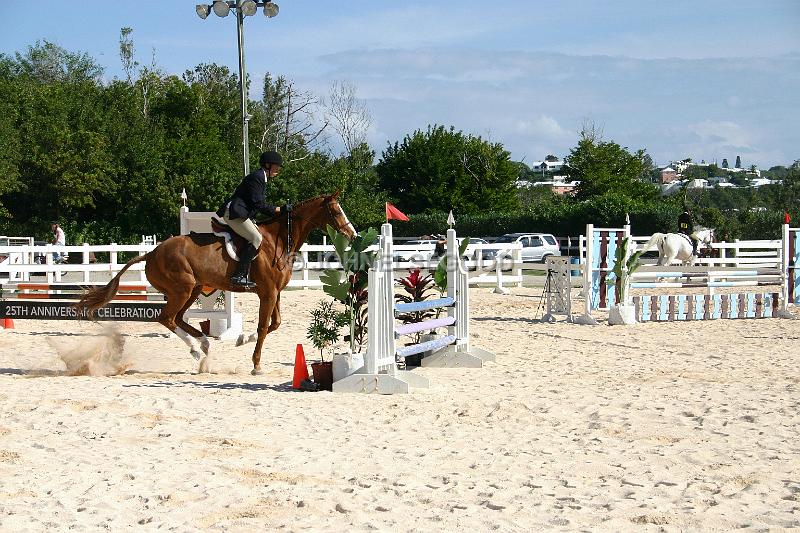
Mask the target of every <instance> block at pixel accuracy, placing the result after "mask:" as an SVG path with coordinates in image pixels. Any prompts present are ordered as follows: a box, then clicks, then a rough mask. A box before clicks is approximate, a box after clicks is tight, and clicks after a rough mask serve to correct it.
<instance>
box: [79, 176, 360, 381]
mask: <svg viewBox="0 0 800 533" xmlns="http://www.w3.org/2000/svg"><path fill="white" fill-rule="evenodd" d="M338 196H339V193H338V192H337V193H336V194H333V195H330V196H317V197H315V198H310V199H308V200H305V201H303V202H300V203H299V204H296V205H295V206H293V207H292V208H291V209H282V210H281V213H280V214H279V215H278V216H276V217H275V218H272V219H270V220H268V221H265V222H262V223H260V224H258V229H259V231H260V232H261V234H262V235H263V236H264V238H263V239H262V241H261V247H260V248H259V251H258V255H257V256H256V257H255V259H254V260H253V263H252V265H251V267H250V279H251V280H252V281H254V282H255V283H256V288H255V289H254V290H255V292H256V293H257V294H258V299H259V308H258V328H257V330H256V333H253V334H251V335H250V336H249V337H248V338H247V340H245V337H244V335H243V336H241V337H239V342H238V343H237V345H240V344H243V343H244V342H249V341H252V340H255V341H256V347H255V350H254V351H253V371H252V374H253V375H257V374H261V373H262V370H261V348H262V346H263V344H264V337H266V335H267V334H268V333H270V332H272V331H275V330H276V329H278V326H280V324H281V309H280V298H281V295H280V293H281V290H283V288H284V287H286V285H287V284H288V283H289V280H290V279H291V277H292V263H293V262H294V258H295V255H296V253H297V251H298V250H299V249H300V247H301V246H302V245H303V243H304V242H305V240H306V238H308V234H309V233H310V232H311V230H313V229H315V228H323V227H325V226H326V225H327V224H330V225H331V226H333V227H334V228H336V229H337V230H338V231H340V232H341V233H343V234H345V235H347V236H348V237H349V238H351V239H352V238H353V237H355V235H356V231H355V228H353V225H352V224H350V221H349V220H348V219H347V215H345V213H344V211H343V210H342V208H341V206H340V205H339V202H338V200H337V198H338ZM223 246H224V242H223V240H222V238H220V237H216V236H214V235H213V234H210V233H208V234H206V233H202V234H192V235H180V236H178V237H171V238H169V239H167V240H166V241H164V242H162V243H161V244H159V245H158V246H157V247H156V248H155V249H154V250H153V251H151V252H149V253H147V254H145V255H140V256H139V257H135V258H134V259H131V260H130V261H128V262H127V264H125V266H124V267H123V268H122V270H120V272H119V274H117V275H116V276H114V279H112V280H111V281H110V282H109V283H108V284H107V285H105V286H104V287H98V288H96V289H92V290H90V291H89V292H87V293H86V294H85V295H84V296H83V298H81V300H80V301H79V302H78V303H77V304H75V305H76V307H77V310H78V311H79V312H80V311H82V310H85V311H86V312H87V313H88V316H90V317H91V316H93V315H94V312H95V311H96V310H97V309H99V308H101V307H103V306H104V305H106V304H107V303H108V302H110V301H111V300H112V299H113V298H114V295H115V294H116V293H117V290H118V289H119V282H120V278H121V277H122V274H124V273H125V271H126V270H128V268H130V266H131V265H134V264H136V263H139V262H141V261H147V265H145V274H146V275H147V280H148V281H149V282H150V284H151V285H152V286H153V287H155V288H156V290H158V291H159V292H161V293H163V294H164V296H165V299H166V305H165V306H164V309H163V310H162V311H161V315H160V316H159V318H158V321H159V322H160V323H161V324H163V325H164V326H165V327H166V328H167V329H169V330H170V331H172V332H173V333H175V334H176V335H178V337H180V338H181V340H183V342H185V343H186V344H187V346H189V350H190V352H191V354H192V356H193V357H194V358H195V359H196V360H198V361H200V369H199V370H200V372H208V362H209V358H208V349H209V344H210V343H209V341H208V338H207V337H206V336H205V335H203V333H202V332H201V331H199V330H197V329H196V328H194V327H192V326H190V325H189V324H188V323H187V322H186V321H185V320H184V319H183V315H184V313H186V311H187V310H188V309H189V308H190V307H191V306H192V304H193V303H194V301H195V300H196V299H197V297H198V296H199V295H200V292H201V291H202V288H203V286H208V287H213V288H215V289H219V290H225V291H237V292H243V291H244V289H242V288H241V287H238V286H232V285H231V283H230V277H231V274H233V270H234V268H235V267H236V262H235V261H234V260H232V259H231V258H230V257H228V254H227V253H226V252H225V251H224V250H223ZM195 339H199V342H200V346H199V348H200V350H201V351H202V353H201V351H199V350H198V347H197V345H196V341H195ZM204 355H205V357H204Z"/></svg>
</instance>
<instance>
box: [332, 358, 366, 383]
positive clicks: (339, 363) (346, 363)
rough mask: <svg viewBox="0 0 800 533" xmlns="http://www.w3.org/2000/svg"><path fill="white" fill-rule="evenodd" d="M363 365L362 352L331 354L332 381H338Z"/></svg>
mask: <svg viewBox="0 0 800 533" xmlns="http://www.w3.org/2000/svg"><path fill="white" fill-rule="evenodd" d="M363 366H364V354H363V353H350V352H344V353H337V354H335V355H334V356H333V381H334V382H336V381H339V380H340V379H344V378H346V377H347V376H349V375H351V374H354V373H355V372H357V371H358V370H361V368H362V367H363Z"/></svg>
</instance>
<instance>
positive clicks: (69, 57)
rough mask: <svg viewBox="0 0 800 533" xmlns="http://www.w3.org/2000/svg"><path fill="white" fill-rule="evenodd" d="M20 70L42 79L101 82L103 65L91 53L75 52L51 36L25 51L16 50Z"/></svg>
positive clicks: (49, 81) (41, 80) (42, 81)
mask: <svg viewBox="0 0 800 533" xmlns="http://www.w3.org/2000/svg"><path fill="white" fill-rule="evenodd" d="M16 59H17V61H16V68H17V71H18V73H19V74H22V75H23V76H29V77H31V78H33V79H35V80H37V81H39V82H41V83H54V82H81V81H94V82H99V80H100V77H101V76H102V75H103V68H102V67H101V66H100V65H99V64H98V63H96V62H95V61H94V60H93V59H92V58H91V57H89V55H88V54H85V53H83V54H80V53H72V52H69V51H67V50H66V49H64V48H62V47H60V46H58V45H57V44H54V43H51V42H50V41H48V40H46V39H45V40H44V41H36V44H35V45H34V46H29V47H28V50H27V51H26V52H25V53H24V54H20V53H19V52H17V54H16Z"/></svg>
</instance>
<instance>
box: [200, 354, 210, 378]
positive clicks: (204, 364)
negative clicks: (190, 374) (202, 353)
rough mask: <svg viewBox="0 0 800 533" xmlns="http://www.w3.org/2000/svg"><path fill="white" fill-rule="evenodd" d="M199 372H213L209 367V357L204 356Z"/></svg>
mask: <svg viewBox="0 0 800 533" xmlns="http://www.w3.org/2000/svg"><path fill="white" fill-rule="evenodd" d="M199 372H200V373H201V374H210V373H211V370H210V369H209V368H208V357H203V358H202V359H201V360H200V368H199Z"/></svg>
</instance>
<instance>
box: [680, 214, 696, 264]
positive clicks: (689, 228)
mask: <svg viewBox="0 0 800 533" xmlns="http://www.w3.org/2000/svg"><path fill="white" fill-rule="evenodd" d="M678 233H682V234H684V235H686V236H687V237H689V240H691V241H692V255H694V256H696V255H697V243H698V239H697V235H695V234H694V222H693V221H692V214H691V213H690V212H689V208H688V207H685V206H684V208H683V213H681V214H680V215H678Z"/></svg>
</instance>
